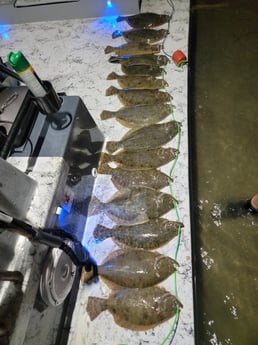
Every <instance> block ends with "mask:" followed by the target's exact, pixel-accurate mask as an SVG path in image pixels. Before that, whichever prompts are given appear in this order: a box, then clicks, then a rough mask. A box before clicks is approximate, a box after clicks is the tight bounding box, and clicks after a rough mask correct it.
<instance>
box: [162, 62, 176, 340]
mask: <svg viewBox="0 0 258 345" xmlns="http://www.w3.org/2000/svg"><path fill="white" fill-rule="evenodd" d="M164 74H165V69H164V70H163V73H162V77H163V79H165V78H164ZM165 89H166V88H165ZM171 117H172V120H173V121H175V116H174V110H173V105H172V103H171ZM180 145H181V126H180V124H178V140H177V147H176V148H177V150H178V152H177V153H176V157H175V159H174V160H173V162H172V165H171V167H170V170H169V176H170V177H171V176H172V173H173V171H174V168H175V165H176V163H177V160H178V155H179V148H180ZM169 191H170V194H171V195H173V190H172V182H169ZM174 209H175V211H176V217H177V221H180V215H179V211H178V207H177V202H176V201H174ZM177 235H178V237H177V238H178V239H177V245H176V250H175V253H174V260H177V256H178V252H179V246H180V241H181V226H180V225H178V229H177ZM174 291H175V297H176V298H178V291H177V274H176V272H175V273H174ZM179 313H180V309H179V307H178V306H177V308H176V315H175V317H174V320H173V323H172V325H171V328H170V330H169V332H168V334H167V336H166V337H165V338H164V339H163V341H162V342H161V344H160V345H165V344H166V342H167V341H168V340H169V339H170V337H171V335H172V334H173V332H174V331H175V329H176V324H177V322H178V319H179Z"/></svg>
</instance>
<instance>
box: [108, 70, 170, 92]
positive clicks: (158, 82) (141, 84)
mask: <svg viewBox="0 0 258 345" xmlns="http://www.w3.org/2000/svg"><path fill="white" fill-rule="evenodd" d="M114 79H116V80H117V82H118V84H119V85H120V86H121V87H122V88H123V89H127V88H134V89H163V88H165V87H166V86H168V83H167V82H166V81H165V80H164V79H161V78H160V79H157V78H155V77H154V76H146V75H139V76H135V75H119V74H117V73H115V72H111V73H110V74H109V75H108V76H107V80H114Z"/></svg>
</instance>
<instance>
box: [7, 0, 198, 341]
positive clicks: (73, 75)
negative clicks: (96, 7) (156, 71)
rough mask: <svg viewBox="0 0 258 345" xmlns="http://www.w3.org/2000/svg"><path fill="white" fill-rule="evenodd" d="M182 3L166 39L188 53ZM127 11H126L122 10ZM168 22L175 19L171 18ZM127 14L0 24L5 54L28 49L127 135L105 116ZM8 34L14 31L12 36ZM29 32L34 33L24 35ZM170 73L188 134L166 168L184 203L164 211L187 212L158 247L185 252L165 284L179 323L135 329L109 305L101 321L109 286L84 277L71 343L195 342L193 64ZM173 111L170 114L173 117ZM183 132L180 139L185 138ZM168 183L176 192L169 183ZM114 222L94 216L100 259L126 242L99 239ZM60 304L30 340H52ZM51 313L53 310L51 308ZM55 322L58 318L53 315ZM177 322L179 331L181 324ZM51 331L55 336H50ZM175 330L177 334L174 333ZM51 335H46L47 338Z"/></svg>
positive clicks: (39, 318) (52, 76)
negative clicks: (97, 304)
mask: <svg viewBox="0 0 258 345" xmlns="http://www.w3.org/2000/svg"><path fill="white" fill-rule="evenodd" d="M173 3H174V8H175V11H174V13H173V17H172V20H171V22H170V27H169V35H168V36H167V37H166V39H165V42H164V50H165V52H166V53H167V54H168V55H169V56H171V55H172V53H173V52H174V51H176V50H178V49H180V50H182V51H183V52H184V53H185V54H186V55H187V49H188V28H189V1H188V0H183V1H181V0H175V1H173ZM141 11H142V12H147V11H148V12H155V13H160V14H161V13H162V14H171V11H172V8H171V6H170V2H169V1H166V0H160V1H158V2H157V1H155V0H149V1H145V0H143V1H142V8H141ZM119 15H121V14H119ZM164 28H165V29H166V28H167V27H166V26H165V25H164ZM128 29H129V26H128V25H127V23H125V22H119V23H116V17H101V18H96V19H74V20H64V21H51V22H41V23H29V24H19V25H11V26H4V25H2V26H0V33H3V37H5V38H6V39H2V40H1V41H0V48H1V54H2V56H6V55H7V54H8V53H9V51H11V50H18V49H21V50H22V51H24V53H26V56H28V57H30V60H31V62H32V64H33V66H34V67H35V69H36V70H37V71H38V73H39V75H40V77H41V78H43V79H45V80H50V81H51V83H52V84H53V86H54V88H55V90H56V91H57V92H63V91H64V92H66V94H67V95H79V96H80V97H81V98H82V100H83V102H84V103H85V105H86V106H87V109H88V110H89V112H90V114H91V116H92V117H93V118H94V121H95V122H96V124H97V125H98V127H99V128H100V130H101V132H102V133H103V135H104V137H105V139H106V140H107V141H109V140H112V141H114V140H119V139H120V138H121V136H122V135H123V134H125V133H126V132H127V129H126V128H125V127H123V126H122V125H121V124H119V123H118V122H117V121H116V120H115V119H108V120H105V121H103V120H101V119H100V114H101V112H102V111H103V110H110V111H116V110H118V109H119V108H121V106H122V105H121V103H120V101H119V100H118V98H117V96H108V97H107V96H105V92H106V89H108V88H109V87H110V86H111V85H113V86H115V87H118V88H119V86H118V84H117V80H106V78H107V76H108V74H110V73H111V72H115V73H117V74H121V69H120V65H119V64H111V63H109V62H108V58H109V55H107V54H105V53H104V49H105V47H106V46H108V45H111V46H118V45H120V44H123V43H125V41H124V39H123V38H122V37H118V38H116V39H115V40H114V39H112V33H113V32H114V31H115V30H128ZM7 37H8V39H7ZM24 37H29V38H30V39H29V40H24ZM165 70H166V73H165V76H164V79H165V80H166V81H167V83H168V86H167V92H169V93H170V94H171V96H172V97H173V100H172V104H173V106H174V111H173V113H174V114H173V116H174V118H175V120H176V121H179V122H180V123H181V131H180V137H179V136H177V137H175V138H174V139H173V140H172V141H171V142H169V143H168V144H166V145H164V147H173V148H176V147H177V146H178V145H179V144H180V145H179V152H180V154H179V156H178V159H177V161H176V164H175V165H174V162H173V161H171V162H169V163H167V164H165V165H164V166H162V168H161V170H162V171H163V172H165V173H167V174H169V173H170V171H172V178H173V180H174V182H173V184H172V194H173V197H174V198H175V199H176V200H177V202H178V204H177V205H178V206H177V210H171V211H170V212H169V213H167V214H165V215H164V217H165V218H168V219H170V220H173V221H176V220H177V218H178V217H179V219H180V221H181V222H182V223H183V224H184V227H183V228H182V231H181V236H180V242H179V244H178V242H177V238H174V239H173V240H172V241H170V242H169V243H168V244H166V245H165V246H163V247H161V248H158V249H157V251H158V252H159V253H161V254H165V255H167V256H170V257H172V258H173V257H174V256H175V253H177V261H178V263H179V267H178V269H177V274H176V286H175V276H174V275H172V276H170V277H169V278H168V279H166V280H165V281H163V282H162V283H161V284H160V286H163V287H165V288H166V289H167V290H168V291H170V292H171V293H173V294H175V289H176V290H177V294H178V299H179V300H180V302H181V303H182V305H183V307H182V309H181V312H180V315H179V320H178V324H177V325H175V323H174V320H175V319H173V318H172V319H169V320H168V321H166V322H164V323H162V324H160V325H158V326H157V327H155V328H153V329H151V330H147V331H132V330H128V329H125V328H122V327H119V326H118V325H117V324H116V323H115V322H114V320H113V317H112V315H111V314H110V313H108V312H103V313H101V314H100V315H99V316H98V317H97V318H96V319H95V320H94V321H90V319H89V316H88V314H87V312H86V306H87V300H88V297H89V296H97V297H103V298H106V297H107V296H108V295H109V292H110V289H109V287H108V286H107V285H106V284H105V283H103V281H101V280H100V281H99V282H97V283H92V284H89V285H86V284H84V283H81V284H80V287H79V292H78V295H77V302H76V305H75V309H74V312H73V316H72V322H71V328H70V332H69V335H68V344H69V345H99V344H105V345H120V344H126V345H140V344H150V345H161V344H162V345H168V344H174V345H192V344H194V321H193V292H192V262H191V229H190V211H189V187H188V125H187V66H184V67H183V68H180V69H179V68H177V67H176V66H175V64H174V63H173V62H171V63H169V64H168V65H167V66H166V68H165ZM167 120H169V118H167V119H166V121H167ZM179 139H180V142H179ZM115 191H116V189H115V187H114V185H113V184H112V182H111V181H110V176H108V175H101V174H99V175H98V176H97V177H96V183H95V188H94V194H95V195H96V196H97V197H98V198H100V199H101V200H107V199H108V198H109V197H110V196H111V195H113V193H114V192H115ZM162 191H164V192H166V193H170V192H171V191H170V188H169V187H166V188H164V189H163V190H162ZM99 223H101V224H104V225H105V226H107V227H112V225H113V223H112V222H111V220H110V219H109V218H108V217H107V216H105V215H103V214H96V215H93V216H91V217H89V218H88V220H87V223H86V231H85V235H84V245H85V246H86V247H87V248H88V249H89V250H90V252H91V254H92V256H93V257H94V258H95V260H96V261H97V263H101V262H102V261H103V260H104V259H105V258H106V257H107V256H108V255H109V254H110V253H111V252H113V251H114V250H116V249H117V248H118V246H117V245H116V244H115V243H114V242H113V241H112V240H111V239H107V240H105V241H102V242H99V243H97V242H96V241H94V238H93V236H92V233H93V230H94V228H95V226H96V225H97V224H99ZM53 314H54V312H53V310H47V311H45V312H44V314H40V313H38V314H35V315H34V317H33V320H31V332H30V334H28V336H27V339H26V342H25V345H30V344H36V343H38V344H40V345H41V344H42V345H43V344H44V345H48V344H51V341H52V339H53V333H54V332H51V331H50V330H49V320H50V319H51V320H53V318H54V316H53ZM49 315H50V316H49ZM53 324H54V321H53ZM175 328H176V332H175V334H174V333H173V330H174V329H175ZM46 335H48V336H46ZM172 337H173V342H172V343H171V339H172ZM43 339H44V340H43Z"/></svg>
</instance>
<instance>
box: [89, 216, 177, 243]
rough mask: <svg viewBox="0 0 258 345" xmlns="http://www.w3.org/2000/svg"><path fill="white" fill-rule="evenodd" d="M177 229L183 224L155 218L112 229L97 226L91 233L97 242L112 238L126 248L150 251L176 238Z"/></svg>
mask: <svg viewBox="0 0 258 345" xmlns="http://www.w3.org/2000/svg"><path fill="white" fill-rule="evenodd" d="M179 227H180V228H182V227H183V223H181V222H173V221H169V220H168V219H165V218H155V219H150V220H149V221H148V222H146V223H143V224H137V225H131V226H125V225H120V226H114V227H113V228H112V229H109V228H107V227H105V226H103V225H100V224H98V225H97V226H96V227H95V229H94V231H93V236H94V238H96V239H97V240H98V241H104V240H105V239H107V238H112V239H113V240H114V241H115V242H118V243H119V244H122V245H126V246H128V247H133V248H142V249H147V250H149V249H150V250H152V249H157V248H159V247H161V246H163V245H164V244H166V243H168V242H169V241H171V240H172V239H173V238H174V237H176V236H177V234H178V229H179Z"/></svg>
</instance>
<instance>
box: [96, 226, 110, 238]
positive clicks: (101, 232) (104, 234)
mask: <svg viewBox="0 0 258 345" xmlns="http://www.w3.org/2000/svg"><path fill="white" fill-rule="evenodd" d="M111 233H112V229H109V228H106V227H105V226H103V225H100V224H98V225H97V226H96V228H95V229H94V230H93V236H94V238H96V239H97V240H99V241H104V240H106V239H107V238H109V237H111Z"/></svg>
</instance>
